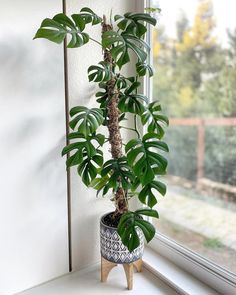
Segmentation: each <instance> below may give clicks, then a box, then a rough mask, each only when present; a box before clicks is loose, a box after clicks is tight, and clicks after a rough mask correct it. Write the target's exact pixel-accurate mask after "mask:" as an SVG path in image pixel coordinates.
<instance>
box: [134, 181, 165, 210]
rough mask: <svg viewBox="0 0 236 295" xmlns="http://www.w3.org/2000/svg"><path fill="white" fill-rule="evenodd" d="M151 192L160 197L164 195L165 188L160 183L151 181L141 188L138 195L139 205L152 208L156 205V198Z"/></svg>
mask: <svg viewBox="0 0 236 295" xmlns="http://www.w3.org/2000/svg"><path fill="white" fill-rule="evenodd" d="M153 191H157V192H159V193H160V194H161V195H163V196H164V195H165V194H166V186H165V184H164V183H162V182H160V181H156V180H153V181H151V182H150V183H148V184H147V185H145V186H144V187H143V189H142V190H141V191H140V193H139V196H138V198H139V200H140V202H141V203H143V204H145V205H148V207H150V208H152V207H154V206H155V205H156V204H157V198H156V196H155V195H154V193H153Z"/></svg>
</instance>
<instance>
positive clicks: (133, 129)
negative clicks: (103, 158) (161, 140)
mask: <svg viewBox="0 0 236 295" xmlns="http://www.w3.org/2000/svg"><path fill="white" fill-rule="evenodd" d="M120 128H124V129H127V130H131V131H134V132H136V133H137V135H138V137H140V135H139V133H138V130H137V129H135V128H129V127H125V126H120Z"/></svg>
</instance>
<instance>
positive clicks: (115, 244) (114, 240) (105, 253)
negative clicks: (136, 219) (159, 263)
mask: <svg viewBox="0 0 236 295" xmlns="http://www.w3.org/2000/svg"><path fill="white" fill-rule="evenodd" d="M108 214H110V213H107V214H105V215H103V216H102V218H101V221H100V245H101V255H102V257H103V258H105V259H106V260H108V261H111V262H114V263H120V264H122V263H131V262H133V261H136V260H139V259H140V258H142V256H143V250H144V237H143V233H142V231H141V230H140V229H139V228H137V233H138V236H139V239H140V245H139V246H138V248H136V249H135V250H134V251H133V252H131V253H130V252H129V250H128V248H127V247H126V246H125V245H124V244H123V243H122V241H121V238H120V236H119V235H118V233H117V228H115V227H110V226H107V225H106V224H104V222H103V220H104V217H105V216H106V215H108Z"/></svg>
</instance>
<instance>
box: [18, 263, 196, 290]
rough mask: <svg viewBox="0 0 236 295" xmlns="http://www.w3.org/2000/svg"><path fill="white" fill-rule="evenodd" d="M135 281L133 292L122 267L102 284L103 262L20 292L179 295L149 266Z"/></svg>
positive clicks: (138, 274) (135, 277) (116, 268)
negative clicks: (129, 289)
mask: <svg viewBox="0 0 236 295" xmlns="http://www.w3.org/2000/svg"><path fill="white" fill-rule="evenodd" d="M133 280H134V283H133V291H128V290H127V285H126V277H125V274H124V270H123V268H122V267H121V266H118V267H115V268H114V269H112V271H111V273H110V274H109V277H108V280H107V282H106V283H101V282H100V264H96V265H94V266H91V267H88V268H86V269H83V270H81V271H76V272H72V273H69V274H67V275H65V276H62V277H60V278H57V279H54V280H52V281H49V282H47V283H44V284H42V285H39V286H36V287H34V288H32V289H29V290H26V291H24V292H21V293H19V295H20V294H21V295H42V294H43V295H52V294H57V295H75V294H84V295H88V294H96V295H106V294H107V295H110V294H114V295H124V294H129V295H130V294H135V295H143V294H148V295H178V293H177V292H176V291H175V290H173V288H171V287H170V286H168V285H167V284H166V283H165V282H163V280H161V279H159V278H157V277H156V276H155V275H154V274H153V273H152V272H150V271H148V270H147V269H145V268H144V269H143V271H142V272H141V273H136V272H135V273H134V277H133ZM198 295H199V294H198Z"/></svg>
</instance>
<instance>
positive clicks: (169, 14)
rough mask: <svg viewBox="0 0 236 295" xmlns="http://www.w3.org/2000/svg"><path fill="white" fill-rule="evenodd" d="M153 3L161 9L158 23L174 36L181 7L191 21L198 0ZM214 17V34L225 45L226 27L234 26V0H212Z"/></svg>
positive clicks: (235, 2)
mask: <svg viewBox="0 0 236 295" xmlns="http://www.w3.org/2000/svg"><path fill="white" fill-rule="evenodd" d="M152 1H153V3H154V5H153V4H152V6H156V4H158V7H160V8H161V9H162V12H161V16H160V19H159V21H158V22H159V23H160V24H163V25H164V26H165V28H166V33H167V34H168V35H169V36H171V37H175V23H176V20H177V18H178V15H179V12H180V11H181V9H182V10H183V11H185V13H186V15H187V17H188V18H189V20H190V23H191V22H192V20H193V18H194V14H195V11H196V7H197V4H198V0H152ZM212 3H213V7H214V16H215V19H216V30H215V35H216V36H217V37H218V40H219V41H220V42H222V43H223V44H224V45H227V35H226V29H227V28H230V29H234V28H236V16H235V11H236V0H212Z"/></svg>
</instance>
